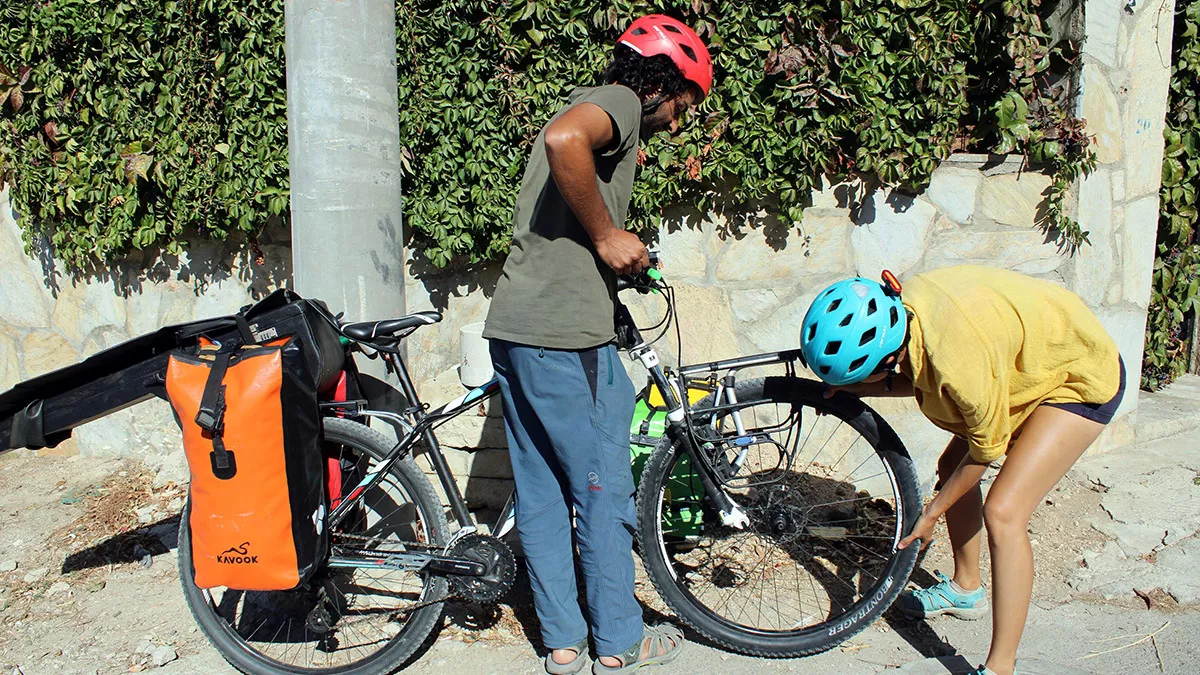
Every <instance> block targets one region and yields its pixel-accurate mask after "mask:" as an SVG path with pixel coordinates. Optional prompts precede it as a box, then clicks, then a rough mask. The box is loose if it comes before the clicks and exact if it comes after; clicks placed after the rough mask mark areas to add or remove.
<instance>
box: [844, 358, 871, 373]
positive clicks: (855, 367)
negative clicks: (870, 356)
mask: <svg viewBox="0 0 1200 675" xmlns="http://www.w3.org/2000/svg"><path fill="white" fill-rule="evenodd" d="M866 362H867V357H865V356H860V357H858V358H857V359H854V362H853V363H851V364H850V370H849V371H847V372H854V371H856V370H858V369H859V368H862V365H863V364H864V363H866Z"/></svg>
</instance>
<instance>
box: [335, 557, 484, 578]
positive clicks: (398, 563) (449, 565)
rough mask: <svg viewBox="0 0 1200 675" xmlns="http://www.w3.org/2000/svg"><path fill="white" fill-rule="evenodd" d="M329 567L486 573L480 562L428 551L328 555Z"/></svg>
mask: <svg viewBox="0 0 1200 675" xmlns="http://www.w3.org/2000/svg"><path fill="white" fill-rule="evenodd" d="M329 566H330V567H341V568H350V569H380V568H382V569H391V570H407V571H410V572H432V573H434V574H444V575H450V576H464V577H481V576H483V575H484V574H486V573H487V568H486V567H484V565H483V564H482V563H478V562H475V561H473V560H463V559H461V558H451V557H449V556H442V555H429V554H428V553H389V554H387V555H386V556H382V557H378V558H356V557H350V556H337V555H335V556H330V558H329Z"/></svg>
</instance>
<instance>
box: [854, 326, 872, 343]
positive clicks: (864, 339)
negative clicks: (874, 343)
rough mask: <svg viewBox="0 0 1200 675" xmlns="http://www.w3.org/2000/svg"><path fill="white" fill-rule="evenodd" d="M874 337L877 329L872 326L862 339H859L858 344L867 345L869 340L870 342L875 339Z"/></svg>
mask: <svg viewBox="0 0 1200 675" xmlns="http://www.w3.org/2000/svg"><path fill="white" fill-rule="evenodd" d="M874 339H875V329H874V328H872V329H871V330H869V331H867V332H865V333H863V334H862V339H860V340H859V341H858V346H859V347H865V346H866V345H867V343H868V342H870V341H871V340H874Z"/></svg>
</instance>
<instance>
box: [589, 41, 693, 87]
mask: <svg viewBox="0 0 1200 675" xmlns="http://www.w3.org/2000/svg"><path fill="white" fill-rule="evenodd" d="M600 78H601V80H602V81H603V84H621V85H625V86H626V87H629V88H630V89H632V90H633V91H634V93H635V94H637V95H638V98H641V99H642V100H647V99H650V98H651V97H653V98H655V99H658V100H660V101H661V100H662V99H664V98H671V97H675V96H681V95H682V94H683V92H685V91H687V88H688V87H689V86H694V85H692V84H691V83H690V82H688V81H687V80H686V79H684V77H683V73H682V72H680V70H679V66H676V65H675V62H674V61H672V60H671V57H669V56H666V55H665V54H658V55H656V56H649V57H647V56H642V55H641V54H638V53H637V52H635V51H633V50H632V49H630V48H629V47H627V46H625V45H622V44H618V45H617V47H616V49H615V50H614V51H613V60H612V63H610V64H609V65H608V68H605V69H604V72H603V73H601V74H600Z"/></svg>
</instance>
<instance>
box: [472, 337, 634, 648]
mask: <svg viewBox="0 0 1200 675" xmlns="http://www.w3.org/2000/svg"><path fill="white" fill-rule="evenodd" d="M491 353H492V365H493V367H494V368H495V370H496V375H497V376H498V377H499V380H500V394H501V396H502V397H503V401H504V426H505V430H506V431H507V433H508V451H509V454H510V455H511V457H512V467H513V477H514V479H515V480H516V486H517V500H516V504H517V531H518V532H519V533H520V535H521V547H522V548H523V549H524V550H525V559H526V562H527V563H528V566H529V578H530V582H531V585H532V587H533V600H534V605H535V607H536V608H537V613H538V619H539V620H540V621H541V624H542V641H543V642H544V643H545V645H546V647H547V648H549V649H562V648H565V647H569V646H572V645H574V644H576V643H578V642H580V641H582V640H583V639H584V638H586V637H587V635H588V628H589V626H590V628H591V633H592V639H593V640H594V641H595V645H596V652H597V653H598V654H601V655H604V656H611V655H616V654H620V653H621V652H624V651H625V650H627V649H629V648H630V647H632V646H634V645H635V644H637V643H638V642H639V641H640V640H641V639H642V610H641V607H640V606H639V605H638V602H637V599H636V598H635V597H634V594H633V576H634V570H633V534H634V531H635V527H636V522H637V521H636V515H635V512H634V498H633V495H634V485H633V471H632V470H631V468H630V462H629V425H630V424H631V423H632V421H633V406H634V400H633V399H634V389H633V383H632V382H630V381H629V376H628V375H626V374H625V369H624V368H623V367H622V366H621V362H620V356H619V355H618V354H617V348H616V346H614V345H612V344H609V345H604V346H601V347H596V348H593V349H587V350H580V351H568V350H558V349H543V348H540V347H530V346H527V345H519V344H514V343H511V342H505V341H503V340H492V341H491ZM572 508H574V511H575V522H576V528H575V536H574V538H572V536H571V511H572ZM575 544H578V546H579V558H580V563H581V565H580V566H581V568H582V570H583V577H584V582H585V586H586V588H587V606H588V620H585V619H584V617H583V612H582V611H581V609H580V606H579V597H578V593H577V591H576V585H575V564H574V563H575Z"/></svg>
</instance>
